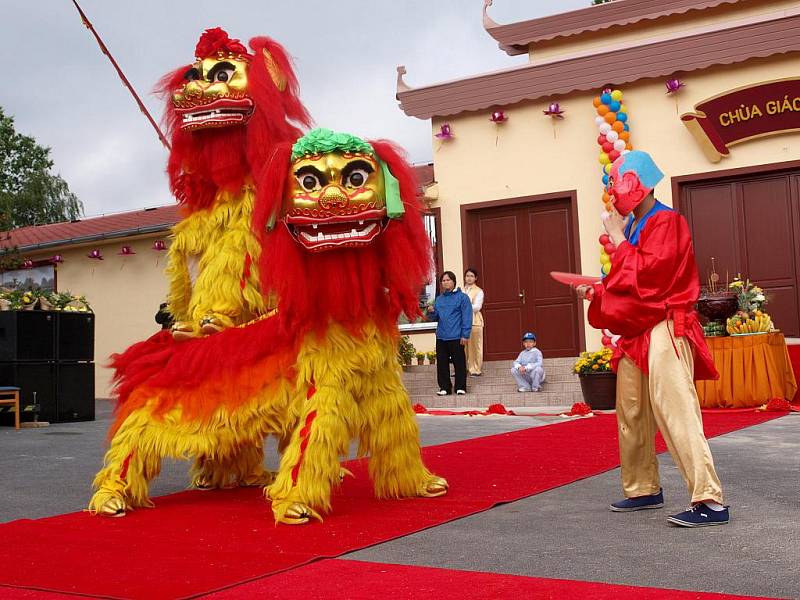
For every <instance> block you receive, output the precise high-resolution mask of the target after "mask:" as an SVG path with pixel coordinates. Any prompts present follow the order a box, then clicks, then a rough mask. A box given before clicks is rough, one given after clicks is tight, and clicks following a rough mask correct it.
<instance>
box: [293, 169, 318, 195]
mask: <svg viewBox="0 0 800 600" xmlns="http://www.w3.org/2000/svg"><path fill="white" fill-rule="evenodd" d="M297 183H299V184H300V187H301V188H303V189H304V190H305V191H307V192H313V191H314V190H318V189H320V188H321V187H322V185H320V182H319V179H318V178H317V176H316V175H313V174H311V173H302V174H301V175H298V176H297Z"/></svg>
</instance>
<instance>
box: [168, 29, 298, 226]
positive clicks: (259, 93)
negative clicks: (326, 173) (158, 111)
mask: <svg viewBox="0 0 800 600" xmlns="http://www.w3.org/2000/svg"><path fill="white" fill-rule="evenodd" d="M249 46H250V51H248V49H247V48H246V47H245V46H244V44H242V43H241V42H240V41H239V40H237V39H233V38H230V37H229V36H228V34H227V33H226V32H225V31H224V30H222V29H220V28H218V27H217V28H214V29H208V30H206V31H205V32H204V33H203V34H202V35H201V36H200V40H199V41H198V43H197V46H196V48H195V60H194V62H193V63H191V64H189V65H184V66H182V67H179V68H178V69H176V70H174V71H172V72H171V73H168V74H167V75H166V76H165V77H164V78H163V79H162V80H161V81H160V82H159V84H158V86H157V88H156V89H157V91H158V92H159V93H160V94H161V95H162V96H164V97H165V98H167V99H168V101H167V107H166V111H165V119H164V120H165V123H166V127H167V131H168V134H169V135H170V137H171V143H172V151H171V152H170V157H169V163H168V167H167V171H168V173H169V178H170V185H171V188H172V191H173V193H174V194H175V196H176V197H177V198H178V200H179V201H180V202H181V203H182V204H183V205H184V206H185V207H186V208H187V209H188V210H189V211H190V212H191V211H194V210H198V209H203V208H208V207H210V206H211V205H212V204H213V202H214V199H215V196H216V194H217V192H218V191H221V190H226V191H235V190H237V189H239V188H241V187H242V186H243V185H244V184H245V183H247V182H248V180H249V179H250V177H251V174H252V172H253V167H254V166H256V165H261V164H264V163H265V162H266V161H267V160H268V158H269V156H270V154H271V153H272V152H273V151H274V148H275V147H276V145H278V144H281V143H286V142H291V141H293V140H295V139H297V137H298V136H299V135H300V133H301V132H300V130H299V129H298V128H297V125H301V126H305V127H308V126H310V122H311V118H310V117H309V115H308V113H307V111H306V109H305V107H304V106H303V105H302V103H301V102H300V99H299V97H298V85H297V79H296V77H295V75H294V72H293V70H292V66H291V61H290V59H289V56H288V55H287V54H286V51H285V50H284V49H283V48H282V47H281V46H280V45H279V44H278V43H277V42H275V41H273V40H271V39H270V38H266V37H256V38H253V39H252V40H250V43H249Z"/></svg>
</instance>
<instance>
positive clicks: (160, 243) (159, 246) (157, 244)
mask: <svg viewBox="0 0 800 600" xmlns="http://www.w3.org/2000/svg"><path fill="white" fill-rule="evenodd" d="M166 249H167V244H166V243H165V242H164V240H156V241H154V242H153V250H155V251H157V252H163V251H164V250H166Z"/></svg>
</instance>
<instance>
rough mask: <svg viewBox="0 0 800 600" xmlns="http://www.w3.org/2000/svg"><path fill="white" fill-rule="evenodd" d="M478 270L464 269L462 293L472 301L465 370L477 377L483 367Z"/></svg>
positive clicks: (481, 303) (480, 294)
mask: <svg viewBox="0 0 800 600" xmlns="http://www.w3.org/2000/svg"><path fill="white" fill-rule="evenodd" d="M477 281H478V272H477V271H476V270H475V269H472V268H470V269H467V270H466V271H464V293H465V294H466V295H467V296H469V301H470V302H471V303H472V333H471V334H470V336H469V342H468V343H467V348H466V350H467V370H468V371H469V374H470V375H471V376H473V377H478V376H479V375H480V374H481V369H482V368H483V315H482V314H481V308H482V307H483V290H482V289H481V288H479V287H478V284H477Z"/></svg>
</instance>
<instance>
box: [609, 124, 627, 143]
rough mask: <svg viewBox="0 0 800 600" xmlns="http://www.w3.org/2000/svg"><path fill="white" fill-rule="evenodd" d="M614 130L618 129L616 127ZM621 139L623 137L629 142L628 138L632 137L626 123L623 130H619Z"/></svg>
mask: <svg viewBox="0 0 800 600" xmlns="http://www.w3.org/2000/svg"><path fill="white" fill-rule="evenodd" d="M612 128H613V125H612ZM614 131H616V129H614ZM619 139H621V140H623V141H625V142H627V141H628V140H630V139H631V132H630V131H625V126H624V125H623V129H622V131H620V132H619Z"/></svg>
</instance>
